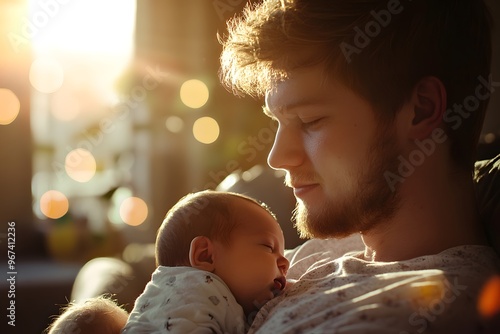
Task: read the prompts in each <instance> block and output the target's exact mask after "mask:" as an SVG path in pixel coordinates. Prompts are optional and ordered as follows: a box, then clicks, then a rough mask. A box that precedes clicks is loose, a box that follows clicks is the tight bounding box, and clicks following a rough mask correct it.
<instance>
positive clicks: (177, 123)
mask: <svg viewBox="0 0 500 334" xmlns="http://www.w3.org/2000/svg"><path fill="white" fill-rule="evenodd" d="M165 127H166V128H167V130H168V131H170V132H172V133H179V132H181V131H182V129H183V128H184V121H183V120H182V118H180V117H178V116H170V117H168V118H167V120H166V121H165Z"/></svg>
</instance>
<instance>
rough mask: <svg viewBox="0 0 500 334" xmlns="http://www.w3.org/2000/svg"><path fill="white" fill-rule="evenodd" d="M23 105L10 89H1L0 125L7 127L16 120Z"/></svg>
mask: <svg viewBox="0 0 500 334" xmlns="http://www.w3.org/2000/svg"><path fill="white" fill-rule="evenodd" d="M20 108H21V103H20V102H19V99H18V98H17V96H16V94H14V92H13V91H11V90H10V89H5V88H0V124H2V125H7V124H10V123H12V122H14V120H15V119H16V117H17V115H18V114H19V109H20Z"/></svg>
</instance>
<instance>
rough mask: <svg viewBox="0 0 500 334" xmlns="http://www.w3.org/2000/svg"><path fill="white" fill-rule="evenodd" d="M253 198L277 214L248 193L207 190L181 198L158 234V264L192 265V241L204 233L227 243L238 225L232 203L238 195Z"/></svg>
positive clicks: (245, 198) (156, 253)
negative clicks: (190, 256) (190, 254)
mask: <svg viewBox="0 0 500 334" xmlns="http://www.w3.org/2000/svg"><path fill="white" fill-rule="evenodd" d="M238 198H240V199H244V200H247V201H251V202H253V203H255V204H256V205H259V206H261V207H263V208H264V209H266V210H267V211H268V212H269V214H270V215H271V216H273V218H274V219H276V216H275V215H274V214H273V213H272V212H271V211H270V209H269V208H268V207H267V206H266V205H265V204H263V203H260V202H258V201H257V200H256V199H254V198H251V197H248V196H246V195H242V194H238V193H233V192H221V191H213V190H205V191H200V192H196V193H191V194H188V195H186V196H184V197H183V198H181V199H180V200H179V201H178V202H177V203H176V204H175V205H174V206H173V207H172V208H171V209H170V210H169V211H168V212H167V214H166V216H165V219H164V220H163V223H162V224H161V226H160V228H159V229H158V234H157V236H156V249H155V258H156V265H157V266H167V267H176V266H189V265H190V263H189V248H190V245H191V241H192V240H193V239H194V238H196V237H198V236H205V237H207V238H209V239H210V240H212V241H219V242H222V243H225V244H227V243H228V241H229V236H230V234H231V232H232V231H233V230H234V228H235V227H236V226H238V222H239V220H238V214H240V213H239V212H237V211H236V210H235V208H234V207H233V206H232V205H231V204H232V202H231V201H233V200H235V199H238Z"/></svg>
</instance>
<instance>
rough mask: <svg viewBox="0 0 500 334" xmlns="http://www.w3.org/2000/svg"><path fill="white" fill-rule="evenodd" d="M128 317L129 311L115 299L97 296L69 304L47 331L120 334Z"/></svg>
mask: <svg viewBox="0 0 500 334" xmlns="http://www.w3.org/2000/svg"><path fill="white" fill-rule="evenodd" d="M127 319H128V314H127V312H126V311H125V310H124V309H122V308H121V307H119V306H118V305H117V304H116V303H115V302H114V301H113V300H111V299H109V298H105V297H96V298H91V299H88V300H87V301H85V302H84V303H82V304H69V305H68V306H67V307H66V308H65V309H64V310H63V313H62V314H61V315H60V316H59V317H58V318H57V319H56V320H55V321H54V322H53V323H52V325H51V326H50V327H49V328H48V329H47V333H48V334H66V333H81V334H119V333H120V332H121V330H122V328H123V327H124V326H125V324H126V322H127Z"/></svg>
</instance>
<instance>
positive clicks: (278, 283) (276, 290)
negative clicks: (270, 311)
mask: <svg viewBox="0 0 500 334" xmlns="http://www.w3.org/2000/svg"><path fill="white" fill-rule="evenodd" d="M285 286H286V279H285V278H284V277H278V278H275V279H274V285H273V288H272V291H273V294H274V296H275V297H276V296H277V295H279V294H280V293H281V291H283V289H284V288H285Z"/></svg>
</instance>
